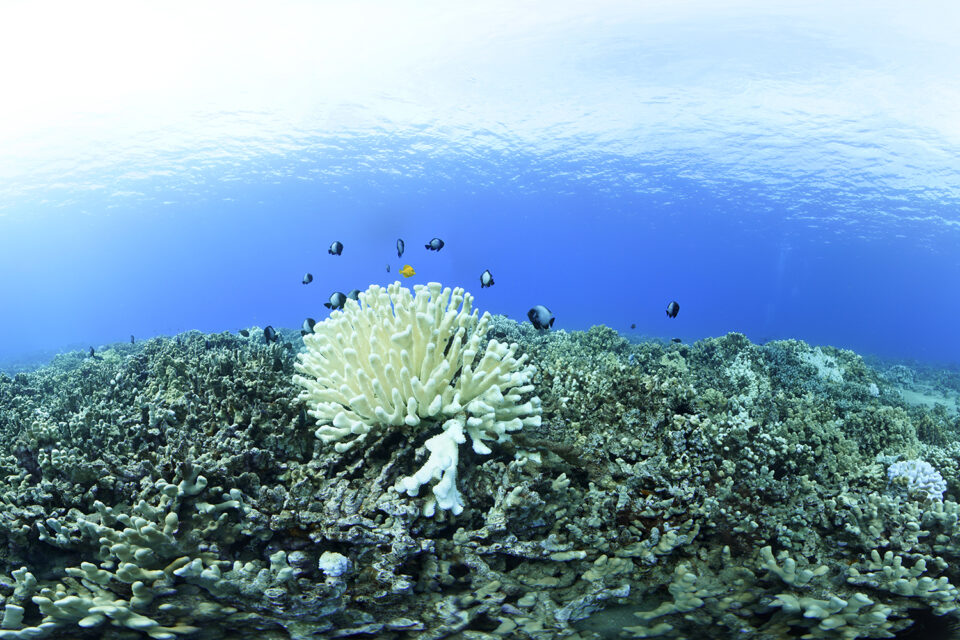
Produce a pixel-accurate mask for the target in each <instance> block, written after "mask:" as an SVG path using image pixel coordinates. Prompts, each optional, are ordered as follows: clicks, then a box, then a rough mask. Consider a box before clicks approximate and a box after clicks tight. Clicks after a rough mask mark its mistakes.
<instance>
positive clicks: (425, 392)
mask: <svg viewBox="0 0 960 640" xmlns="http://www.w3.org/2000/svg"><path fill="white" fill-rule="evenodd" d="M472 307H473V296H471V295H470V294H469V293H465V292H464V290H463V289H460V288H456V289H453V290H451V289H450V288H446V289H444V288H442V286H441V285H440V284H439V283H436V282H431V283H429V284H427V285H416V286H414V292H411V291H410V290H409V289H406V288H404V287H403V286H401V284H400V283H399V282H394V283H393V284H391V285H390V286H388V287H387V288H386V289H384V288H383V287H380V286H378V285H372V286H370V288H368V289H367V290H366V291H365V292H363V293H361V294H360V296H359V301H354V300H347V302H346V305H345V306H344V308H343V310H342V311H334V312H333V313H331V314H330V317H329V318H328V319H326V320H325V321H323V322H320V323H318V324H317V325H316V326H314V329H313V330H314V332H313V333H311V334H307V335H306V336H304V339H303V340H304V344H305V345H306V347H307V349H306V351H304V352H303V353H301V354H300V355H299V356H298V361H297V363H296V368H297V371H298V372H299V373H298V374H297V375H296V376H294V380H295V381H296V382H297V383H298V384H300V385H301V386H303V387H304V390H303V391H302V392H301V393H300V398H301V399H302V400H303V401H304V402H305V403H306V405H307V407H309V414H310V415H311V416H313V417H314V418H315V419H316V423H317V425H318V427H319V428H318V429H317V431H316V436H317V438H319V439H320V440H321V441H323V442H324V443H325V444H329V443H333V445H334V448H335V450H336V451H338V452H344V451H347V450H349V449H351V448H353V447H356V446H358V445H362V444H363V443H364V441H365V440H366V439H367V437H368V436H369V435H370V434H377V433H380V432H382V431H384V430H389V429H410V430H411V431H412V429H413V428H414V427H417V426H418V425H420V424H421V421H423V420H428V421H430V422H431V423H432V424H439V423H442V429H443V431H442V432H441V433H439V434H438V435H437V436H434V437H432V438H430V439H429V440H427V442H426V448H427V450H428V451H429V452H430V457H429V459H428V460H427V462H426V463H425V464H424V465H423V466H422V467H421V468H420V469H419V470H418V471H417V472H416V473H415V474H414V475H412V476H410V477H407V478H403V479H402V480H401V481H400V482H399V483H398V485H397V489H398V490H399V491H403V492H406V493H407V494H409V495H411V496H415V495H417V493H418V491H419V488H420V487H421V486H423V485H425V484H428V483H430V482H431V481H433V480H439V482H438V483H437V485H436V486H434V488H433V494H434V495H433V496H432V497H430V498H429V499H428V501H427V504H426V506H425V507H424V513H426V514H427V515H431V514H432V513H433V512H434V506H435V505H439V506H440V508H441V509H449V510H451V511H452V512H453V513H454V514H457V513H460V511H462V510H463V503H462V500H461V498H460V494H459V492H458V491H457V487H456V472H457V461H458V447H459V444H461V443H463V442H465V441H466V436H469V437H470V440H471V443H472V445H473V450H474V451H475V452H477V453H478V454H489V453H490V448H489V447H488V446H487V445H486V444H485V443H484V440H498V441H502V440H505V439H507V438H508V437H509V433H510V432H513V431H518V430H520V429H522V428H523V427H524V426H525V425H527V426H533V425H539V424H540V399H539V398H537V397H535V396H534V397H530V398H529V399H528V400H526V401H524V400H523V398H524V397H525V396H526V395H527V394H530V393H532V392H533V385H532V384H530V381H531V380H532V378H533V374H534V367H533V366H531V365H527V366H524V362H525V360H526V356H525V355H524V356H519V357H517V355H516V351H517V345H516V344H510V345H506V344H504V343H501V342H498V341H497V340H492V339H491V340H488V339H486V334H487V328H488V324H489V321H490V314H489V313H484V314H483V315H482V316H480V317H479V318H478V317H477V315H478V313H477V311H475V310H473V309H472Z"/></svg>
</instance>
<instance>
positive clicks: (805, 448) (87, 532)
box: [0, 317, 960, 640]
mask: <svg viewBox="0 0 960 640" xmlns="http://www.w3.org/2000/svg"><path fill="white" fill-rule="evenodd" d="M280 333H281V340H280V341H279V342H275V343H271V344H267V343H265V342H264V339H263V334H262V332H260V331H251V332H250V334H249V337H242V336H239V335H234V334H227V333H223V334H216V335H210V334H201V333H197V332H191V333H186V334H182V335H179V336H177V337H175V338H156V339H151V340H147V341H144V342H142V343H138V344H136V345H127V344H124V345H117V346H115V347H112V348H106V349H103V350H101V351H99V352H98V353H97V356H98V357H97V358H91V357H87V356H86V354H81V353H73V354H66V355H62V356H58V357H57V358H55V359H54V361H53V362H52V363H51V364H50V365H49V366H46V367H43V368H40V369H38V370H36V371H32V372H29V373H21V374H17V375H14V376H6V375H0V500H2V503H3V504H2V509H0V540H2V544H0V576H3V577H2V578H0V605H2V608H3V614H2V624H0V640H2V639H6V638H37V637H47V638H139V637H151V638H179V637H183V638H198V639H201V638H203V639H206V638H238V639H239V638H259V639H261V640H268V639H274V638H276V639H286V638H297V639H302V638H331V639H332V638H384V639H393V638H396V639H404V638H436V639H439V638H519V639H526V638H530V639H537V640H543V639H548V638H579V639H582V640H587V639H593V638H620V637H628V638H650V637H661V638H683V637H693V636H696V635H701V636H705V637H710V638H758V639H780V638H787V637H802V638H838V639H839V638H843V639H852V638H882V637H895V635H896V634H897V633H899V632H901V631H903V630H905V629H908V628H911V627H912V628H917V626H919V625H925V626H926V627H930V628H932V627H933V626H935V625H938V624H940V625H942V624H943V623H944V622H945V621H950V620H953V619H955V618H956V617H957V615H958V611H957V604H958V598H960V592H958V590H957V585H960V568H958V566H960V565H958V561H960V529H958V516H960V507H958V504H957V502H955V499H956V498H957V497H958V496H960V471H958V465H957V459H958V454H960V437H958V434H960V421H958V418H957V417H956V414H955V413H954V412H952V411H948V410H947V408H945V407H944V406H942V405H932V406H927V405H923V404H921V405H915V404H910V403H908V402H906V401H905V400H904V398H903V397H902V396H901V394H900V393H899V391H898V385H899V384H900V383H901V380H900V378H898V375H899V376H901V377H902V375H903V372H902V371H899V370H897V371H893V372H885V371H878V370H876V369H873V368H871V367H868V366H867V365H866V364H865V363H864V361H863V360H862V359H861V358H860V357H859V356H858V355H856V354H854V353H852V352H850V351H842V350H837V349H832V348H825V347H818V348H813V347H810V346H808V345H806V344H804V343H802V342H799V341H777V342H770V343H767V344H765V345H763V346H759V345H755V344H752V343H750V342H749V341H748V340H747V339H746V338H745V337H743V336H741V335H738V334H729V335H727V336H725V337H721V338H715V339H709V340H703V341H700V342H697V343H694V344H689V345H688V344H672V343H670V344H662V343H655V342H646V343H641V344H632V343H630V342H628V341H627V340H625V339H624V338H623V337H621V336H620V335H618V334H617V333H616V332H615V331H613V330H612V329H609V328H605V327H595V328H593V329H591V330H590V331H587V332H569V333H568V332H564V331H551V332H538V331H536V330H534V329H533V328H532V327H531V326H530V325H528V324H523V325H521V324H517V323H515V322H513V321H510V320H507V319H505V318H502V317H494V318H492V319H491V321H490V322H489V328H488V333H487V337H489V338H495V339H497V340H500V341H502V342H504V343H516V344H517V345H518V353H523V354H526V356H527V360H526V362H527V364H528V365H530V366H532V367H533V370H532V379H531V381H530V384H532V385H533V388H534V389H535V393H536V394H537V397H538V398H539V402H540V405H539V407H536V406H535V407H534V408H539V410H540V420H539V424H533V423H532V422H528V423H526V424H525V425H524V426H523V428H522V429H516V430H513V431H512V432H510V433H508V434H505V435H504V437H502V438H501V441H500V442H495V441H494V442H490V441H488V444H489V448H490V450H491V451H490V453H488V454H482V455H481V454H479V453H477V452H476V451H475V450H473V449H471V448H470V447H463V448H461V449H462V450H461V452H460V454H459V461H458V464H457V474H458V486H459V492H460V494H462V496H461V497H462V505H463V509H462V511H461V512H460V513H458V514H456V515H455V514H454V513H453V511H452V510H444V509H442V508H441V509H439V510H438V511H437V512H436V513H435V514H434V515H432V516H427V515H425V514H424V500H425V497H424V496H425V495H427V494H428V491H425V492H424V495H419V496H411V495H408V494H405V493H403V492H402V491H398V490H397V486H398V482H400V481H401V479H403V478H404V477H409V476H410V475H411V474H414V473H415V471H416V470H417V468H418V467H422V465H424V464H425V460H426V459H427V457H428V450H427V447H425V443H426V441H427V440H428V437H429V436H430V435H431V432H430V430H429V429H428V428H427V427H434V428H435V427H436V424H435V423H431V422H430V421H428V420H425V421H424V422H423V424H421V425H419V426H416V427H409V428H403V429H390V430H382V431H379V432H377V431H372V432H370V433H369V434H365V435H366V438H365V440H364V441H363V443H362V446H354V447H351V448H349V450H345V451H337V450H336V449H335V447H334V446H332V445H331V444H328V443H325V442H323V441H322V440H321V439H320V438H319V437H318V436H316V435H315V432H316V430H317V425H316V424H314V419H313V418H312V417H311V415H310V414H309V413H308V411H309V407H308V406H307V405H306V404H305V402H304V400H303V398H302V397H301V395H300V394H301V391H302V389H301V387H300V386H298V384H297V383H296V382H295V381H294V378H295V374H296V372H295V362H296V361H297V353H298V351H301V350H302V349H303V342H302V340H301V338H300V335H299V334H298V333H296V332H292V331H281V332H280ZM888 373H889V375H888ZM465 424H466V423H465ZM434 432H435V431H434ZM353 433H357V430H356V429H354V431H353Z"/></svg>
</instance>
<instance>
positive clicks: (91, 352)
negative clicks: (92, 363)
mask: <svg viewBox="0 0 960 640" xmlns="http://www.w3.org/2000/svg"><path fill="white" fill-rule="evenodd" d="M93 354H94V351H93V347H90V357H91V358H92V357H93Z"/></svg>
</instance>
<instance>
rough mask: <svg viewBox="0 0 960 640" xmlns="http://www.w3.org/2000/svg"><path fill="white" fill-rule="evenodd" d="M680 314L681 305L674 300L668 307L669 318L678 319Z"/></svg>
mask: <svg viewBox="0 0 960 640" xmlns="http://www.w3.org/2000/svg"><path fill="white" fill-rule="evenodd" d="M678 313H680V305H679V304H677V301H676V300H674V301H673V302H671V303H670V304H668V305H667V317H669V318H676V317H677V314H678Z"/></svg>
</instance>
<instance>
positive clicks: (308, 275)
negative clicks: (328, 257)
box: [303, 273, 313, 284]
mask: <svg viewBox="0 0 960 640" xmlns="http://www.w3.org/2000/svg"><path fill="white" fill-rule="evenodd" d="M311 282H313V274H312V273H305V274H303V284H310V283H311Z"/></svg>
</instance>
